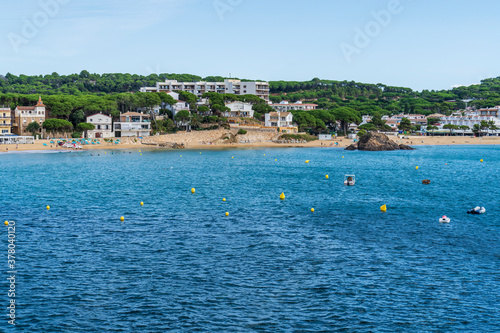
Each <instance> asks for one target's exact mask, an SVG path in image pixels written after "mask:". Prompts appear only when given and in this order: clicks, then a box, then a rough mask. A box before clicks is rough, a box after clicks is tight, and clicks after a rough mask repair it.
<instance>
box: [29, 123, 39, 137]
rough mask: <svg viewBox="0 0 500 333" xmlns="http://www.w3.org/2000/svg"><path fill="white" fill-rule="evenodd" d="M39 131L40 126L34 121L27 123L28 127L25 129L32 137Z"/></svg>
mask: <svg viewBox="0 0 500 333" xmlns="http://www.w3.org/2000/svg"><path fill="white" fill-rule="evenodd" d="M39 129H40V124H39V123H37V122H36V121H34V122H31V123H29V124H28V127H26V130H27V131H28V132H30V133H31V134H32V135H33V136H35V133H37V132H38V130H39Z"/></svg>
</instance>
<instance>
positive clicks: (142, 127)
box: [114, 112, 151, 138]
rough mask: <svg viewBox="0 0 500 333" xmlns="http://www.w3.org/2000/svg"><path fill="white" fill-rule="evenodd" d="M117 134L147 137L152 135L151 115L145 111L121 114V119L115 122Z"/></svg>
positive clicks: (118, 135)
mask: <svg viewBox="0 0 500 333" xmlns="http://www.w3.org/2000/svg"><path fill="white" fill-rule="evenodd" d="M114 130H115V136H116V137H117V138H119V137H131V136H135V137H145V136H150V135H151V120H150V116H149V115H147V114H144V113H138V112H127V113H123V114H121V115H120V121H119V122H115V124H114Z"/></svg>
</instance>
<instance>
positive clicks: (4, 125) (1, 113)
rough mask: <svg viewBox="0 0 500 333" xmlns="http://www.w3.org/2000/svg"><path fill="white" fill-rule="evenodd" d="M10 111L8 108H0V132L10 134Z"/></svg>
mask: <svg viewBox="0 0 500 333" xmlns="http://www.w3.org/2000/svg"><path fill="white" fill-rule="evenodd" d="M11 114H12V111H11V110H10V108H0V133H1V134H10V133H11V128H12V122H11V119H12V115H11Z"/></svg>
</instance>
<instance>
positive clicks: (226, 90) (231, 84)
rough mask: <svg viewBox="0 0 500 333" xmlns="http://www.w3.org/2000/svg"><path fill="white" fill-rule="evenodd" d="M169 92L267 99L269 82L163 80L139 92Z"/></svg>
mask: <svg viewBox="0 0 500 333" xmlns="http://www.w3.org/2000/svg"><path fill="white" fill-rule="evenodd" d="M162 91H163V92H170V91H187V92H190V93H192V94H195V95H196V96H198V97H199V98H201V96H202V95H203V94H204V93H206V92H217V93H220V94H234V95H255V96H257V97H259V98H262V99H263V100H266V101H269V83H267V82H242V81H241V80H232V79H226V80H224V82H204V81H200V82H177V80H165V82H158V83H156V87H142V88H141V89H140V92H162Z"/></svg>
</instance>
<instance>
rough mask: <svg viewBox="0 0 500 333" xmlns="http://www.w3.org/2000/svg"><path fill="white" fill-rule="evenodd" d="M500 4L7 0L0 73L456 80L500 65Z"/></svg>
mask: <svg viewBox="0 0 500 333" xmlns="http://www.w3.org/2000/svg"><path fill="white" fill-rule="evenodd" d="M499 11H500V3H498V2H493V1H486V0H475V1H460V2H459V1H451V0H442V1H431V0H420V1H418V0H413V1H412V0H370V1H368V0H358V1H356V0H354V1H339V0H329V1H326V0H323V1H320V0H309V1H296V0H142V1H132V0H120V1H118V0H100V1H97V0H86V1H78V0H24V1H19V2H8V3H6V4H5V3H2V12H3V14H4V15H3V20H2V23H3V24H2V25H1V27H0V45H1V52H0V73H1V74H6V73H7V72H11V73H13V74H16V75H19V74H27V75H33V74H50V73H52V72H58V73H59V74H70V73H79V72H80V71H81V70H83V69H86V70H88V71H90V72H92V73H112V72H121V73H135V74H142V75H148V74H150V73H190V74H197V75H200V76H208V75H222V76H226V75H229V73H231V74H232V76H233V77H240V78H250V79H262V80H269V81H273V80H296V81H302V80H310V79H312V78H314V77H319V78H322V79H333V80H349V81H350V80H354V81H359V82H366V83H384V84H387V85H396V86H405V87H410V88H413V89H416V90H422V89H448V88H451V87H452V86H454V85H469V84H474V83H479V82H480V80H481V79H484V78H488V77H497V76H500V61H498V59H499V57H498V54H499V52H500V43H499V38H500V34H499V33H498V32H499V28H498V27H497V17H496V16H497V13H498V12H499ZM374 13H376V15H374ZM377 16H379V19H378V20H377V18H376V17H377ZM30 27H31V30H30Z"/></svg>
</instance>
